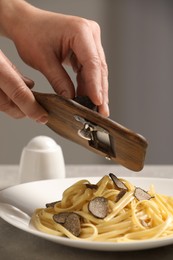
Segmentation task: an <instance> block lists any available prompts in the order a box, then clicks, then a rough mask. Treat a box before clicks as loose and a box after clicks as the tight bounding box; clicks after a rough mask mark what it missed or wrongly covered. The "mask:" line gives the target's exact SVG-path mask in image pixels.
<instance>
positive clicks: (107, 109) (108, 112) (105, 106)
mask: <svg viewBox="0 0 173 260" xmlns="http://www.w3.org/2000/svg"><path fill="white" fill-rule="evenodd" d="M104 109H105V114H106V116H109V115H110V111H109V106H108V104H107V103H105V104H104Z"/></svg>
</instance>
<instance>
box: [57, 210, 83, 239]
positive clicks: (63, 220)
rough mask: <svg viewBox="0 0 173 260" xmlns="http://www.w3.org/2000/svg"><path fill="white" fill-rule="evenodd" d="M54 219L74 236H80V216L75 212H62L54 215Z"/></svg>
mask: <svg viewBox="0 0 173 260" xmlns="http://www.w3.org/2000/svg"><path fill="white" fill-rule="evenodd" d="M53 220H54V221H55V222H56V223H58V224H61V225H63V226H64V227H65V228H66V229H67V230H68V231H70V232H71V233H72V234H73V235H74V236H76V237H78V236H79V235H80V232H81V219H80V216H79V215H78V214H76V213H74V212H61V213H58V214H55V215H53Z"/></svg>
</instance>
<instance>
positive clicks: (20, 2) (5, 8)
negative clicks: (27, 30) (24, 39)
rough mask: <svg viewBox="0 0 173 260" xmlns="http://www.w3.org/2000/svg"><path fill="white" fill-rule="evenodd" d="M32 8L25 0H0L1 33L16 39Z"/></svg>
mask: <svg viewBox="0 0 173 260" xmlns="http://www.w3.org/2000/svg"><path fill="white" fill-rule="evenodd" d="M30 8H32V6H30V5H29V4H28V3H27V2H25V1H24V0H0V34H1V35H3V36H5V37H7V38H9V39H12V40H14V38H15V36H16V34H18V30H19V28H20V26H21V24H22V19H23V17H25V13H26V14H27V13H28V11H29V9H30Z"/></svg>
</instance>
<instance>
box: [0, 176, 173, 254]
mask: <svg viewBox="0 0 173 260" xmlns="http://www.w3.org/2000/svg"><path fill="white" fill-rule="evenodd" d="M125 178H126V179H127V180H129V181H130V182H132V183H133V184H134V185H136V186H140V187H141V188H143V189H148V188H149V186H150V185H151V184H154V186H155V188H156V191H157V192H159V193H163V194H166V195H171V196H173V191H172V187H173V180H172V179H157V178H143V177H139V178H133V177H131V178H127V177H125ZM80 179H81V178H80ZM82 179H84V178H82ZM85 179H88V180H90V181H91V182H92V183H96V182H97V181H98V180H99V179H100V178H96V177H92V178H90V177H89V178H88V177H86V178H85ZM77 180H79V178H67V179H59V180H45V181H37V182H31V183H25V184H21V185H17V186H13V187H10V188H7V189H5V190H2V191H0V217H1V218H3V219H4V220H5V221H6V222H8V223H10V224H12V225H14V226H15V227H17V228H19V229H22V230H24V231H26V232H28V233H31V234H34V235H36V236H39V237H42V238H45V239H47V240H50V241H53V242H55V243H59V244H63V245H66V246H71V247H77V248H83V249H91V250H100V251H101V250H102V251H125V250H126V251H130V250H142V249H149V248H156V247H161V246H166V245H170V244H173V238H164V239H162V238H161V239H158V240H145V241H138V242H122V243H109V242H90V241H74V240H71V239H69V238H62V237H56V236H53V235H48V234H45V233H42V232H40V231H38V230H36V229H34V227H32V226H31V225H30V224H29V222H30V216H31V214H32V213H33V211H34V210H35V209H36V208H39V207H45V204H46V203H47V202H52V201H55V200H60V199H61V196H62V192H63V191H64V190H65V189H66V188H67V187H69V186H70V185H72V184H73V183H74V182H76V181H77Z"/></svg>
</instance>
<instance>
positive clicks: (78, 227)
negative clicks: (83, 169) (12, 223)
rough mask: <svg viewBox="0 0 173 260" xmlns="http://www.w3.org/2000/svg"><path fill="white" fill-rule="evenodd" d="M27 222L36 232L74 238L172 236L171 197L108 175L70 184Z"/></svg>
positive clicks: (120, 239) (112, 239) (113, 239)
mask: <svg viewBox="0 0 173 260" xmlns="http://www.w3.org/2000/svg"><path fill="white" fill-rule="evenodd" d="M31 221H32V224H33V225H34V226H35V227H36V228H37V229H38V230H40V231H43V232H46V233H48V234H53V235H56V236H65V237H68V238H70V239H75V240H79V239H80V240H81V239H82V240H90V241H91V240H92V241H104V242H130V241H136V240H146V239H159V238H163V237H168V236H173V198H172V197H168V196H166V195H161V194H158V193H156V191H155V189H154V186H153V185H151V187H149V190H148V191H144V190H143V189H141V188H139V187H135V186H134V185H133V184H132V183H130V182H129V181H128V180H125V179H121V178H120V179H118V178H117V177H116V176H115V175H113V174H110V175H105V176H104V177H103V178H101V179H100V180H99V182H98V183H97V184H92V183H90V182H89V181H88V180H80V181H78V182H76V183H74V184H73V185H72V186H70V187H69V188H67V189H66V190H65V191H64V192H63V194H62V199H61V201H57V202H54V203H50V204H47V207H45V208H39V209H36V210H35V212H34V213H33V216H32V220H31Z"/></svg>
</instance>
